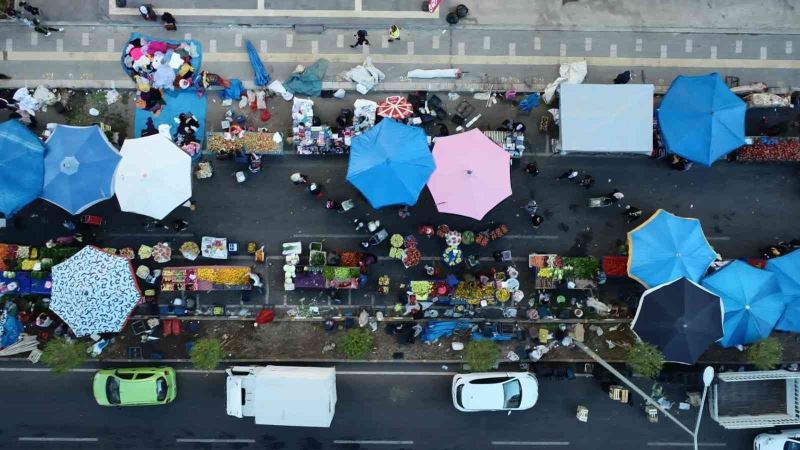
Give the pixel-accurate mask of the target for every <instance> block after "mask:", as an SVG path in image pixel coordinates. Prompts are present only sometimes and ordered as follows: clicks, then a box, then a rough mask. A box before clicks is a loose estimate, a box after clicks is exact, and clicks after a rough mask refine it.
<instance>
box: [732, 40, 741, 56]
mask: <svg viewBox="0 0 800 450" xmlns="http://www.w3.org/2000/svg"><path fill="white" fill-rule="evenodd" d="M733 51H734V52H736V53H742V40H741V39H737V40H736V48H734V50H733Z"/></svg>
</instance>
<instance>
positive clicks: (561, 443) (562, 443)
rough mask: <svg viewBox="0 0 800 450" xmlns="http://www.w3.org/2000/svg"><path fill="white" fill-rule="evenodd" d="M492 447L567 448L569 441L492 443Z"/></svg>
mask: <svg viewBox="0 0 800 450" xmlns="http://www.w3.org/2000/svg"><path fill="white" fill-rule="evenodd" d="M492 445H512V446H515V447H523V446H528V447H537V446H547V447H551V446H567V445H569V441H492Z"/></svg>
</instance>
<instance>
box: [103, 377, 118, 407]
mask: <svg viewBox="0 0 800 450" xmlns="http://www.w3.org/2000/svg"><path fill="white" fill-rule="evenodd" d="M106 399H108V403H111V404H112V405H119V403H120V402H119V381H117V379H116V378H114V377H108V378H106Z"/></svg>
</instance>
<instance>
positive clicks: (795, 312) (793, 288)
mask: <svg viewBox="0 0 800 450" xmlns="http://www.w3.org/2000/svg"><path fill="white" fill-rule="evenodd" d="M767 270H768V271H770V272H772V273H774V274H775V277H776V278H777V279H778V286H780V288H781V292H783V294H784V295H785V296H786V301H787V302H788V303H787V305H786V311H784V313H783V316H782V317H781V318H780V320H778V323H777V325H775V328H776V329H778V330H781V331H791V332H795V333H797V332H800V251H797V250H795V251H793V252H791V253H789V254H788V255H784V256H781V257H779V258H772V259H770V260H767Z"/></svg>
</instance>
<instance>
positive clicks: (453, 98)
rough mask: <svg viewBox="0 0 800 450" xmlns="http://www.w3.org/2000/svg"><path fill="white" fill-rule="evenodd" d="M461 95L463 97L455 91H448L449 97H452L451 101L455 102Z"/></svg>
mask: <svg viewBox="0 0 800 450" xmlns="http://www.w3.org/2000/svg"><path fill="white" fill-rule="evenodd" d="M460 97H461V96H460V95H458V94H457V93H455V92H448V93H447V98H448V99H450V101H451V102H454V101H456V100H458V99H459V98H460Z"/></svg>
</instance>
